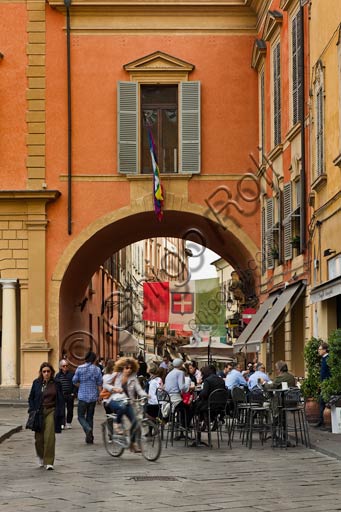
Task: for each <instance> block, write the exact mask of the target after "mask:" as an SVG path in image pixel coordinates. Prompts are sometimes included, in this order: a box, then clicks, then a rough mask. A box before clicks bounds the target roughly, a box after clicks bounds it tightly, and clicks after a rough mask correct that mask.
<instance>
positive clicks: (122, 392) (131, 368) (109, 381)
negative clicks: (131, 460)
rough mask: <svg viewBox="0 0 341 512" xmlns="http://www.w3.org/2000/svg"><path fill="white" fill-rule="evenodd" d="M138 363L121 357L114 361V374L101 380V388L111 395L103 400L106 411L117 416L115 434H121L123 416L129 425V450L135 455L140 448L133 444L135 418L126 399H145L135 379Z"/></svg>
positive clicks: (131, 407) (132, 409)
mask: <svg viewBox="0 0 341 512" xmlns="http://www.w3.org/2000/svg"><path fill="white" fill-rule="evenodd" d="M138 367H139V365H138V362H137V361H136V359H133V358H130V357H121V358H120V359H118V361H116V363H115V366H114V372H113V373H112V374H111V375H110V377H109V374H106V375H105V377H106V378H104V380H103V388H104V389H106V390H107V391H109V392H110V393H111V395H110V397H109V398H108V399H107V400H105V403H104V405H105V408H106V410H107V411H110V412H113V413H115V414H116V415H117V425H116V433H117V434H120V433H123V430H122V416H123V415H125V416H127V418H128V419H129V421H130V423H131V445H130V450H131V451H132V452H135V453H139V452H141V449H140V447H139V446H138V445H137V444H136V442H135V440H136V439H135V434H136V432H135V426H136V416H135V411H134V408H133V406H132V405H131V404H130V403H129V402H128V403H127V399H131V400H134V399H135V398H136V396H139V397H140V398H142V397H147V396H148V395H147V393H145V391H143V389H142V388H141V386H140V383H139V381H138V379H137V377H136V372H137V370H138Z"/></svg>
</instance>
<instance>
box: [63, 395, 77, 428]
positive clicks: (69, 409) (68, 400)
mask: <svg viewBox="0 0 341 512" xmlns="http://www.w3.org/2000/svg"><path fill="white" fill-rule="evenodd" d="M64 400H65V405H66V423H69V424H70V423H72V419H73V403H74V401H75V397H74V396H71V395H65V396H64Z"/></svg>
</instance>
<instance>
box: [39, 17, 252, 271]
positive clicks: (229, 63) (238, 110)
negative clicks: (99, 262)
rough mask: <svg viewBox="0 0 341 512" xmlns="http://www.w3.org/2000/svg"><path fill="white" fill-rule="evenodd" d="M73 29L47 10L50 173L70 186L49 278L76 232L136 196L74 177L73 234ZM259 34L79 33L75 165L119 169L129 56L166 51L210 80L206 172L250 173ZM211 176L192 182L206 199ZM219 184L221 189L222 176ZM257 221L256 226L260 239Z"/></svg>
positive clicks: (58, 213)
mask: <svg viewBox="0 0 341 512" xmlns="http://www.w3.org/2000/svg"><path fill="white" fill-rule="evenodd" d="M64 27H65V17H64V15H62V14H61V13H58V12H57V11H53V10H51V9H47V57H46V72H47V77H48V78H47V115H46V119H47V121H46V125H47V137H46V143H47V153H46V165H47V178H46V181H47V184H48V187H49V188H55V189H58V190H60V191H61V192H62V197H61V198H60V199H59V200H58V201H57V202H56V203H55V204H52V205H51V206H49V219H50V225H49V228H48V232H47V234H48V241H49V242H52V243H48V257H47V262H48V280H49V276H50V275H51V273H52V272H53V269H54V267H55V264H56V262H57V261H58V259H59V257H60V255H61V253H62V251H63V249H64V248H65V246H66V245H67V244H68V243H69V242H70V241H71V239H72V237H73V236H76V235H77V234H78V233H79V232H80V231H81V230H82V229H84V228H85V227H86V226H87V225H88V224H89V223H90V222H91V221H92V220H94V219H95V218H98V217H100V216H102V215H104V214H105V213H107V212H109V211H112V210H114V209H117V208H120V207H122V206H124V205H126V204H129V201H130V196H129V183H124V182H119V183H115V182H108V183H100V182H74V183H73V186H72V187H73V188H72V190H73V235H72V237H69V236H68V235H67V218H66V214H67V203H66V201H67V198H66V195H67V183H66V182H65V181H63V182H61V181H60V174H66V173H67V95H66V94H67V89H66V36H65V31H64ZM253 40H254V39H253V37H252V36H237V35H230V36H227V35H226V36H213V35H207V36H205V35H201V36H199V35H188V36H184V35H171V36H170V35H166V36H162V35H155V36H154V35H143V36H138V35H124V34H122V35H121V36H118V35H115V34H113V35H108V34H106V35H105V36H104V35H99V34H92V35H83V34H82V35H77V34H76V35H72V38H71V68H72V115H73V124H72V134H73V135H72V137H73V141H72V142H73V153H72V154H73V173H74V174H75V175H76V174H111V175H116V174H117V164H116V161H117V146H116V144H117V143H116V138H117V110H116V94H117V88H116V84H117V81H118V80H129V75H128V74H127V73H126V72H125V71H124V69H123V65H124V64H126V63H128V62H131V61H133V60H135V59H137V58H139V57H141V56H144V55H148V54H149V53H152V52H154V51H156V50H161V51H163V52H165V53H169V54H171V55H174V56H176V57H178V58H180V59H183V60H185V61H188V62H191V63H193V64H194V65H195V70H194V71H193V73H191V75H190V79H191V80H200V81H201V85H202V116H201V122H202V129H201V134H202V173H201V174H212V173H226V174H228V173H236V172H237V173H243V172H246V171H247V170H248V168H249V167H250V159H249V153H250V152H254V151H255V150H256V147H257V141H258V112H257V109H258V93H257V74H256V72H255V71H254V70H252V69H251V65H250V62H251V52H252V45H253ZM203 49H205V51H203ZM207 183H209V182H205V184H198V182H196V183H194V182H192V183H191V184H190V188H189V195H190V197H189V200H190V201H193V202H196V203H203V201H204V198H205V194H206V192H207ZM234 186H235V185H234ZM210 187H211V188H212V187H216V184H215V182H211V185H210ZM247 224H250V223H249V222H247ZM256 225H258V223H257V224H256ZM254 226H255V224H253V227H252V228H251V227H246V230H247V231H249V232H250V233H249V234H250V235H251V236H252V238H253V239H254V240H255V241H257V240H258V238H257V236H258V235H257V230H255V229H254ZM53 240H58V243H57V244H56V243H54V242H53Z"/></svg>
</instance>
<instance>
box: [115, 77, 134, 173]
mask: <svg viewBox="0 0 341 512" xmlns="http://www.w3.org/2000/svg"><path fill="white" fill-rule="evenodd" d="M137 107H138V105H137V83H136V82H118V86H117V111H118V116H117V123H118V126H117V141H118V148H117V155H118V164H117V168H118V172H121V173H129V174H136V173H137V170H138V169H137V165H138V158H137V157H138V139H137V137H138V124H137V120H138V108H137Z"/></svg>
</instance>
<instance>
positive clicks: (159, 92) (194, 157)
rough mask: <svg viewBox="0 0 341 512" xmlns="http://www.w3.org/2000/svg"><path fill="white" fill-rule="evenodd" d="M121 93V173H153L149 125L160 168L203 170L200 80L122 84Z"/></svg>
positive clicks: (190, 171)
mask: <svg viewBox="0 0 341 512" xmlns="http://www.w3.org/2000/svg"><path fill="white" fill-rule="evenodd" d="M139 87H140V91H139ZM117 91H118V101H117V103H118V129H117V133H118V152H117V154H118V172H119V173H127V174H137V173H148V172H151V171H152V163H151V160H150V156H149V154H148V151H149V146H148V141H147V130H146V128H147V124H148V125H150V126H151V129H152V134H153V138H154V142H155V146H156V152H157V157H158V163H159V167H160V172H162V173H177V172H178V173H191V174H198V173H200V160H201V158H200V157H201V135H200V102H201V99H200V82H181V83H179V84H175V85H174V84H173V85H169V86H167V84H164V85H162V86H161V85H157V84H155V86H153V85H151V84H149V85H144V84H138V83H137V82H118V87H117ZM139 92H140V94H139ZM139 98H140V104H139V103H138V101H139Z"/></svg>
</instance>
